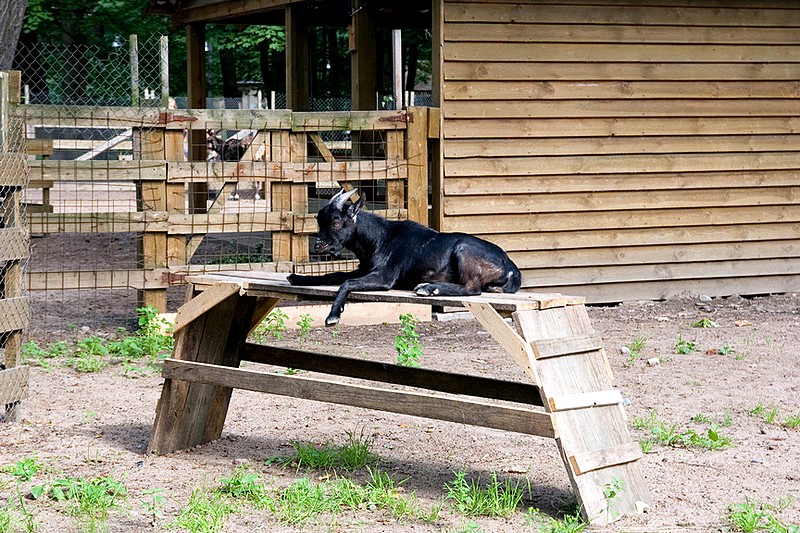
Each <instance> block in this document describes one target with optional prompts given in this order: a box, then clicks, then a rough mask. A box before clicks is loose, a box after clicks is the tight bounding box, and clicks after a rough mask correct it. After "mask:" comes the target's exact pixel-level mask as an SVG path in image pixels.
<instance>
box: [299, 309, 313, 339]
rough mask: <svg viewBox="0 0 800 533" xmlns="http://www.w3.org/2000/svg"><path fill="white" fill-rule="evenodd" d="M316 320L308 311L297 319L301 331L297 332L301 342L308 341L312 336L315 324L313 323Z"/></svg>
mask: <svg viewBox="0 0 800 533" xmlns="http://www.w3.org/2000/svg"><path fill="white" fill-rule="evenodd" d="M312 322H314V319H313V318H311V315H309V314H308V313H305V314H302V315H300V320H298V321H297V326H298V327H299V328H300V332H299V333H298V334H297V337H298V339H300V342H301V343H302V342H303V341H307V340H309V339H310V338H311V330H312V329H313V326H312V325H311V324H312Z"/></svg>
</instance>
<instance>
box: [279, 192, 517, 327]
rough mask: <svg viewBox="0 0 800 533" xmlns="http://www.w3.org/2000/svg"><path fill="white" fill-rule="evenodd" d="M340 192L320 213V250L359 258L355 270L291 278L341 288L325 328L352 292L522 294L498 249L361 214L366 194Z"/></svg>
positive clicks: (461, 235)
mask: <svg viewBox="0 0 800 533" xmlns="http://www.w3.org/2000/svg"><path fill="white" fill-rule="evenodd" d="M354 193H355V190H353V191H344V190H342V191H340V192H339V193H337V194H336V195H335V196H334V197H333V198H331V200H330V202H328V203H327V204H326V205H325V206H324V207H323V208H322V209H320V211H319V213H318V214H317V225H318V226H319V234H318V238H317V242H316V244H315V246H314V250H315V251H316V252H317V253H319V254H331V255H333V256H334V257H337V258H338V257H339V256H340V254H341V252H342V249H343V248H347V249H348V250H351V251H352V252H353V253H354V254H356V257H358V259H359V265H358V268H357V269H356V270H355V271H353V272H335V273H332V274H325V275H322V276H300V275H297V274H291V275H290V276H289V277H288V280H289V283H291V284H292V285H339V284H341V287H339V292H337V293H336V298H335V300H334V302H333V306H332V308H331V312H330V314H329V315H328V318H326V319H325V325H327V326H332V325H334V324H337V323H338V322H339V319H340V318H341V315H342V311H343V310H344V304H345V300H347V295H348V294H349V293H350V292H351V291H385V290H389V289H404V290H411V289H413V290H414V291H415V292H416V293H417V294H418V295H420V296H432V295H438V296H466V295H474V294H480V293H481V291H491V292H517V291H518V290H519V287H520V285H521V283H522V279H521V276H520V272H519V269H518V268H517V266H516V265H515V264H514V263H513V262H512V261H511V259H509V257H508V255H507V254H506V253H505V252H504V251H503V250H501V249H500V248H499V247H498V246H496V245H494V244H492V243H490V242H487V241H484V240H482V239H479V238H477V237H473V236H472V235H467V234H464V233H439V232H438V231H435V230H432V229H430V228H426V227H425V226H423V225H422V224H418V223H416V222H411V221H400V222H396V221H390V220H386V219H384V218H381V217H379V216H378V215H375V214H373V213H369V212H366V211H363V212H362V211H361V208H362V207H363V206H364V197H363V196H362V197H361V198H360V199H359V200H358V201H357V202H356V203H353V202H351V201H350V197H351V196H352V195H353V194H354Z"/></svg>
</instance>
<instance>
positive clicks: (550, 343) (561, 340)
mask: <svg viewBox="0 0 800 533" xmlns="http://www.w3.org/2000/svg"><path fill="white" fill-rule="evenodd" d="M531 347H532V348H533V353H534V355H535V356H536V359H544V358H547V357H559V356H562V355H572V354H576V353H581V352H591V351H594V350H601V349H602V348H603V341H602V339H600V335H598V334H597V333H589V334H585V335H576V336H573V337H557V338H547V339H539V340H537V341H536V342H534V343H533V344H532V345H531Z"/></svg>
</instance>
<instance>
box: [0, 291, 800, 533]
mask: <svg viewBox="0 0 800 533" xmlns="http://www.w3.org/2000/svg"><path fill="white" fill-rule="evenodd" d="M706 300H708V299H699V298H685V299H673V300H670V301H666V302H636V303H625V304H621V305H618V306H615V307H591V308H590V309H589V314H590V317H591V319H592V323H593V325H594V328H595V330H596V331H597V332H598V333H599V334H600V335H601V337H602V338H603V340H604V343H605V347H606V350H607V352H608V356H609V359H610V361H611V365H612V367H613V370H614V373H615V377H616V381H617V385H618V387H619V389H620V390H621V392H622V394H623V396H624V397H625V398H626V399H627V402H629V405H627V407H626V409H627V413H628V415H629V422H630V425H631V432H632V434H633V437H634V438H636V439H646V438H648V437H650V434H649V431H647V430H644V429H636V428H634V427H633V425H634V424H633V421H634V420H636V419H641V418H646V417H648V416H649V415H650V414H654V416H655V417H656V418H657V419H658V420H661V421H664V422H665V423H669V424H677V425H678V430H679V431H680V432H683V431H686V430H689V429H693V430H695V431H696V432H698V433H700V434H705V432H706V431H707V430H708V428H709V427H710V424H712V423H713V424H716V425H717V426H718V432H719V433H720V434H721V435H724V436H726V437H729V438H730V439H731V442H732V443H733V446H732V447H730V448H726V449H722V450H717V451H711V450H706V449H702V448H697V447H682V446H678V447H673V446H662V445H659V444H656V445H655V446H654V447H653V448H652V450H651V451H650V453H647V454H646V455H645V457H644V459H643V460H642V469H643V471H644V475H645V477H646V479H647V481H648V483H649V486H650V489H651V490H652V493H653V499H654V502H655V505H654V506H653V507H652V508H651V509H650V510H649V511H648V512H647V513H646V514H644V515H642V516H639V517H630V518H624V519H623V520H621V521H619V522H617V523H615V524H614V525H613V526H610V527H609V528H607V529H608V530H609V531H702V532H711V531H730V530H731V526H730V524H729V523H728V522H727V521H726V520H725V519H724V517H725V514H726V512H727V509H728V507H729V506H730V505H731V504H734V503H743V502H745V501H746V500H750V501H756V502H764V503H767V504H769V505H771V506H774V507H775V508H776V509H775V510H774V511H772V512H773V513H774V514H775V516H776V517H778V518H780V519H781V521H782V522H783V523H784V524H798V523H800V429H791V428H789V427H786V425H784V424H782V423H781V422H782V421H785V420H786V419H787V418H790V417H791V416H792V415H794V416H797V415H798V413H800V365H799V364H798V362H799V360H798V357H799V356H798V346H800V314H798V307H799V305H800V295H798V294H787V295H776V296H768V297H757V298H749V299H744V298H739V297H731V298H725V299H713V300H710V301H706ZM704 318H707V319H710V320H713V321H714V322H715V323H716V325H717V327H708V328H698V327H692V324H693V323H695V322H697V321H699V320H701V319H704ZM62 324H63V322H62ZM78 326H79V327H78V329H77V332H67V331H61V332H58V331H50V332H39V333H37V334H36V336H34V337H33V339H34V340H37V341H38V342H39V343H40V344H43V345H46V344H47V343H48V342H52V341H54V340H58V339H61V338H74V336H76V335H85V334H102V333H109V331H107V330H103V329H102V328H103V326H97V325H95V324H91V323H79V324H78ZM81 326H87V327H88V328H89V329H88V330H86V328H83V330H82V329H81ZM419 331H420V333H421V335H422V346H423V351H424V354H425V355H424V356H423V358H422V360H421V363H422V366H424V367H426V368H433V369H441V370H448V371H458V372H463V373H469V374H478V375H483V376H491V377H497V378H502V379H506V380H520V381H522V380H524V375H523V374H522V372H521V371H520V370H519V369H517V368H516V367H515V366H514V364H513V362H512V361H511V359H510V357H508V356H506V355H505V354H504V352H503V351H502V350H501V349H500V347H499V346H498V345H497V344H496V343H495V342H494V340H493V339H491V337H489V336H488V334H486V333H485V332H484V331H482V329H481V327H480V326H479V325H478V324H477V323H476V322H475V321H474V320H455V321H446V322H431V323H426V324H423V325H420V327H419ZM397 332H398V328H397V326H390V325H377V326H369V327H357V328H338V329H325V328H316V329H314V330H313V332H312V337H311V340H309V341H306V343H305V347H306V348H308V349H312V350H316V351H320V352H327V353H335V354H340V355H346V356H355V357H363V358H368V359H375V360H383V361H388V362H393V361H394V360H395V357H396V354H395V351H394V347H393V345H392V341H393V339H394V336H395V335H397ZM636 338H645V339H646V340H645V342H644V347H643V349H642V352H641V356H640V357H633V356H631V355H629V354H627V353H624V352H622V351H621V348H622V347H623V346H626V345H628V346H629V345H630V344H631V343H632V342H633V341H634V340H635V339H636ZM681 339H682V340H685V341H690V342H693V343H694V344H695V347H696V350H694V351H692V352H691V353H688V354H679V353H676V350H675V346H676V344H677V343H678V341H679V340H681ZM280 344H283V345H287V346H297V345H298V344H299V340H298V338H297V333H296V332H289V333H288V334H287V337H286V338H285V339H284V340H282V341H280ZM648 360H650V363H648ZM277 370H278V369H276V371H277ZM31 379H32V381H31V385H30V390H31V397H30V398H29V399H28V400H26V401H25V402H24V404H23V405H22V406H21V410H20V414H19V417H18V420H17V421H16V422H13V423H5V424H0V465H9V464H12V463H14V462H15V461H19V460H21V459H23V458H25V457H31V456H33V455H35V456H36V457H37V458H38V460H39V461H40V462H42V463H44V464H46V465H48V469H47V471H45V472H41V473H39V474H37V479H38V480H39V482H44V481H45V480H47V479H52V478H54V477H58V476H62V477H63V476H78V477H97V476H105V475H113V476H114V478H115V479H118V480H121V481H122V482H123V483H124V485H125V487H126V488H127V491H128V498H127V500H126V501H125V502H124V504H123V506H122V508H121V509H119V510H116V511H113V512H112V513H111V515H110V516H109V517H108V520H107V526H108V530H109V531H118V532H139V531H142V532H144V531H165V530H174V529H171V528H174V526H171V524H172V522H173V521H174V519H175V517H176V516H177V514H178V513H179V512H180V509H181V508H183V507H184V506H185V505H186V504H187V502H188V500H189V496H190V494H191V492H192V490H193V489H195V488H197V487H202V486H205V487H208V488H213V487H215V486H217V483H218V480H219V478H220V477H223V476H226V475H229V474H230V473H231V472H232V470H233V469H234V468H235V467H236V466H237V465H241V464H246V465H250V467H251V468H252V469H253V470H255V471H257V472H259V473H260V474H261V475H262V479H263V481H264V483H265V485H267V486H268V487H270V488H278V487H285V486H287V485H289V484H290V483H292V482H293V481H295V480H296V479H298V478H300V477H309V478H311V479H312V480H314V481H317V480H319V479H322V478H324V475H323V474H321V473H319V472H308V471H299V472H298V471H296V470H295V469H294V468H292V467H288V468H287V467H282V466H279V465H277V464H273V463H269V462H268V461H267V459H268V458H272V457H275V456H281V457H286V456H288V455H290V454H291V452H292V451H293V448H292V445H291V443H292V442H293V441H303V442H311V443H316V444H323V443H335V444H340V443H343V442H344V441H345V440H346V436H347V435H346V434H347V432H355V433H357V434H360V433H362V432H363V433H364V434H365V435H368V436H369V437H371V438H372V439H373V445H372V446H373V451H374V452H376V453H377V454H379V456H380V458H381V468H383V469H384V470H386V471H387V472H389V473H390V474H391V475H392V476H393V477H394V479H396V480H405V482H404V483H403V484H402V485H401V487H402V490H403V493H404V494H405V495H406V496H410V495H411V494H412V493H413V494H415V495H416V497H417V498H418V500H419V503H420V505H421V506H423V507H424V508H431V507H433V506H434V505H435V504H437V503H438V502H440V501H442V499H443V497H444V495H445V490H444V489H443V486H444V484H445V483H446V482H448V481H452V480H453V475H454V472H456V471H458V470H461V469H466V471H467V474H468V476H469V477H472V476H474V477H475V478H477V476H479V475H480V476H482V479H487V478H488V477H489V475H490V474H491V473H492V472H496V473H497V474H498V476H499V477H500V479H506V478H509V479H512V480H513V481H515V482H520V483H523V484H524V486H525V487H526V488H525V500H524V502H523V506H521V507H520V510H519V512H517V513H516V514H514V515H512V516H511V517H509V518H467V517H464V516H462V515H460V514H458V513H457V512H456V511H455V509H454V507H453V505H452V502H448V501H445V503H444V506H443V508H442V511H441V513H440V518H439V520H437V521H436V522H434V523H425V522H423V521H420V520H410V521H407V522H399V521H397V520H396V519H394V518H392V517H391V516H390V515H389V514H388V513H387V512H385V511H381V510H369V509H362V510H360V511H358V512H356V513H353V512H344V513H341V514H335V515H324V516H322V517H321V518H320V519H318V520H317V521H315V522H311V523H309V524H306V525H305V526H303V527H298V528H292V527H288V526H281V525H280V524H278V522H276V521H275V519H274V518H272V517H271V515H270V514H269V513H268V512H267V511H256V510H254V509H253V508H252V507H249V506H247V505H243V506H242V507H241V508H240V509H239V511H238V512H237V513H235V514H233V515H231V516H230V517H229V518H228V520H227V529H226V531H231V532H233V531H365V532H373V531H385V532H389V531H392V532H395V531H400V532H402V531H436V532H438V531H441V532H455V531H485V532H517V531H536V527H535V526H534V525H532V524H531V523H530V522H529V521H528V520H526V510H527V508H528V507H535V508H538V509H540V510H541V512H542V513H543V514H545V515H549V516H554V517H555V516H558V515H559V512H561V511H562V510H564V509H572V508H574V502H575V500H574V497H573V495H572V493H571V490H570V485H569V481H568V479H567V475H566V471H565V469H564V465H563V464H562V462H561V460H560V458H559V456H558V453H557V449H556V446H555V444H554V442H553V441H551V440H549V439H543V438H538V437H533V436H526V435H519V434H514V433H508V432H503V431H497V430H491V429H485V428H478V427H471V426H464V425H459V424H453V423H448V422H439V421H433V420H427V419H421V418H413V417H406V416H400V415H394V414H388V413H381V412H375V411H367V410H362V409H358V408H351V407H344V406H338V405H333V404H324V403H317V402H311V401H303V400H296V399H292V398H283V397H277V396H271V395H266V394H258V393H250V392H246V391H235V392H234V394H233V398H232V401H231V406H230V410H229V414H228V418H227V423H226V426H225V429H224V432H223V437H222V438H221V439H220V440H218V441H216V442H213V443H210V444H207V445H204V446H200V447H197V448H196V449H192V450H187V451H182V452H178V453H174V454H172V455H169V456H163V457H155V456H148V455H146V454H145V448H146V446H147V442H148V438H149V433H150V428H151V425H152V422H153V416H154V413H155V406H156V401H157V400H158V397H159V395H160V392H161V385H162V379H161V378H160V377H159V376H158V375H156V374H150V375H146V376H144V377H139V378H136V379H131V378H127V377H125V376H124V375H123V370H122V368H121V367H120V366H111V367H108V368H106V369H105V370H103V371H101V372H99V373H94V374H80V373H77V372H76V371H74V370H72V369H70V368H66V367H64V366H60V365H55V367H54V368H53V369H52V370H50V371H45V370H44V369H43V368H41V367H32V368H31ZM627 402H626V403H627ZM758 406H763V407H765V408H767V409H765V411H768V410H769V408H772V407H779V411H778V415H777V417H776V419H775V420H774V421H773V422H772V423H770V422H769V421H767V420H765V418H764V416H763V415H762V416H755V415H753V414H751V412H752V411H753V410H754V409H755V408H756V407H758ZM697 415H702V417H698V416H697ZM356 478H357V479H360V480H363V478H364V475H363V473H360V474H356ZM34 481H36V479H35V480H34ZM30 485H31V483H23V484H22V488H23V492H24V491H25V490H27V489H28V487H29V486H30ZM15 487H16V483H15V482H14V481H13V480H12V478H11V476H10V475H8V474H6V473H2V474H0V496H1V497H2V498H1V499H0V506H2V503H5V501H7V500H10V501H12V502H13V501H14V500H15V499H16V491H15ZM528 487H529V489H528ZM153 489H163V490H164V494H165V495H166V496H167V498H166V502H165V504H164V506H163V516H161V517H159V518H157V519H155V520H153V516H152V515H150V514H149V513H148V512H147V511H146V509H145V508H144V507H143V506H142V505H141V500H142V499H146V498H147V494H148V492H147V491H151V490H153ZM27 509H28V510H29V512H31V513H33V514H34V515H35V520H36V522H37V523H38V525H39V529H38V530H39V531H43V532H51V531H77V530H79V528H78V525H77V524H76V521H75V518H74V517H71V516H67V515H66V514H65V513H64V506H63V505H59V504H55V503H47V502H33V501H27Z"/></svg>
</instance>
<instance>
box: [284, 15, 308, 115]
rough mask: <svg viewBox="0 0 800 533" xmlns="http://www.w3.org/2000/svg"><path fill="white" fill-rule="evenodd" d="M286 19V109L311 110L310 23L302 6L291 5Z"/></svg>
mask: <svg viewBox="0 0 800 533" xmlns="http://www.w3.org/2000/svg"><path fill="white" fill-rule="evenodd" d="M285 17H286V107H287V108H289V109H292V110H294V111H307V110H308V109H309V108H310V101H309V95H310V90H309V89H310V86H311V84H310V79H311V76H310V74H309V70H310V68H309V51H308V50H309V38H310V37H309V36H310V33H309V22H308V18H307V16H306V8H305V6H303V5H302V4H289V5H288V6H286V10H285Z"/></svg>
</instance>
